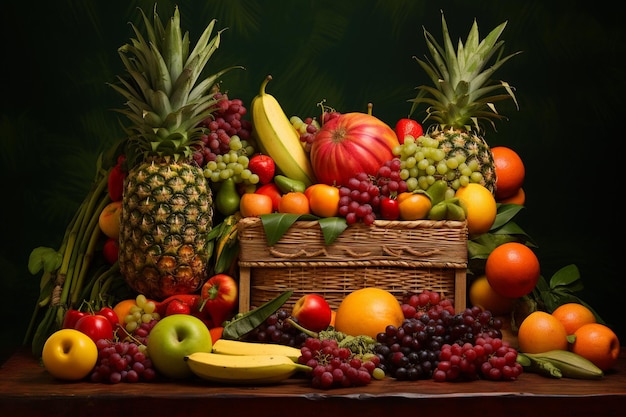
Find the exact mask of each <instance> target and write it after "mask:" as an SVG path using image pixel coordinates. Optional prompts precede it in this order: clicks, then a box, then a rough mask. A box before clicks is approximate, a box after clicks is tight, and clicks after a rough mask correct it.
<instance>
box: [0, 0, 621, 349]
mask: <svg viewBox="0 0 626 417" xmlns="http://www.w3.org/2000/svg"><path fill="white" fill-rule="evenodd" d="M5 3H7V2H5ZM17 3H18V2H12V3H10V4H5V5H4V7H3V9H2V11H1V16H2V20H3V22H2V31H3V36H2V39H3V48H2V64H1V66H2V75H3V76H2V94H1V95H0V100H1V103H2V113H1V114H2V118H1V119H0V135H1V143H2V147H1V149H2V153H1V156H2V159H1V161H0V162H1V163H0V166H1V169H2V171H1V177H0V178H2V184H3V187H2V191H1V195H2V206H3V213H4V217H3V219H2V222H0V228H1V229H0V230H1V231H0V237H1V239H2V252H1V256H0V267H1V269H0V271H1V273H0V276H1V279H2V280H1V286H0V293H1V294H2V295H3V298H4V300H3V301H2V302H1V303H0V306H1V309H2V310H1V316H0V317H2V318H3V319H4V321H3V324H2V333H1V335H0V339H1V340H2V351H3V353H6V352H10V351H11V350H12V349H13V348H15V347H17V346H19V345H20V344H21V342H22V337H23V335H24V332H25V329H26V326H27V323H28V320H29V319H30V315H31V312H32V309H33V307H34V302H35V300H36V297H37V293H38V283H39V276H31V275H30V274H29V273H28V271H27V260H28V255H29V253H30V251H31V250H32V249H33V248H35V247H37V246H49V247H55V248H56V247H58V245H59V243H60V240H61V237H62V234H63V232H64V230H65V227H66V225H67V224H68V222H69V219H70V218H71V216H72V215H73V213H74V212H75V211H76V209H77V206H78V204H79V203H80V201H82V199H83V198H84V196H85V194H86V192H87V189H88V187H89V186H90V183H91V179H92V178H93V177H94V172H95V171H94V169H95V168H94V167H95V160H96V157H97V155H98V154H99V153H100V152H102V151H103V150H106V149H108V147H109V146H111V144H112V143H113V142H114V141H116V140H118V139H119V138H120V137H121V133H120V132H121V129H120V128H119V126H118V116H117V114H116V113H114V112H112V111H111V110H110V109H111V108H116V107H120V106H121V105H122V101H121V99H120V97H118V96H117V94H116V93H114V92H113V91H112V89H111V88H110V87H108V86H107V83H108V82H113V81H115V76H116V74H121V73H122V71H123V70H122V66H121V62H120V60H119V57H118V55H117V52H116V50H117V48H118V47H119V46H120V45H122V44H123V43H125V42H126V41H127V40H128V39H129V37H130V36H132V33H131V29H130V27H129V25H128V24H127V23H128V22H129V21H134V22H138V17H139V14H138V12H137V11H136V6H137V5H140V6H141V7H143V8H144V10H146V11H148V12H150V11H151V8H152V4H153V2H152V1H120V0H116V1H96V0H84V1H80V2H78V1H70V0H65V1H63V0H59V1H52V2H44V3H42V4H38V5H37V6H34V5H32V4H31V3H29V2H20V4H17ZM604 3H605V2H604V1H595V2H589V1H561V0H552V1H545V0H532V1H460V0H459V1H442V2H436V1H435V2H433V1H428V2H425V1H393V0H381V1H371V0H367V1H357V0H354V1H341V0H339V1H338V0H334V1H326V0H324V1H322V0H320V1H285V0H281V1H235V0H231V1H225V0H221V1H183V0H181V1H179V2H178V4H179V5H180V8H181V14H182V23H183V27H184V28H185V29H187V30H189V32H190V35H191V38H192V40H193V41H195V40H196V39H197V37H198V36H199V35H200V32H201V30H202V29H204V27H205V26H206V25H207V24H208V22H209V20H210V19H212V18H217V19H218V27H219V28H225V27H227V28H228V30H227V31H225V32H224V33H223V39H222V44H221V47H220V49H219V50H218V52H217V54H216V55H215V58H214V59H213V61H212V63H211V64H210V65H209V70H212V71H217V70H218V69H221V68H223V67H227V66H230V65H243V66H244V67H245V70H244V71H235V72H231V73H229V74H228V75H227V76H226V77H224V78H223V89H224V90H227V91H228V93H229V95H230V97H231V98H235V97H238V98H241V99H243V100H244V102H245V103H247V104H249V103H250V100H251V99H252V97H254V95H255V94H256V93H257V90H258V88H259V86H260V84H261V81H262V80H263V78H264V77H265V76H266V75H267V74H271V75H272V76H273V77H274V80H273V81H272V82H271V83H270V85H269V87H268V92H269V93H270V94H273V95H274V96H275V97H277V98H278V100H279V101H280V102H281V103H282V105H283V107H284V109H285V111H286V113H287V114H288V115H294V114H297V115H300V116H316V115H318V113H319V111H318V109H317V107H316V103H318V102H320V101H321V100H323V99H325V100H326V102H327V104H329V105H331V106H332V107H334V108H336V109H338V110H340V111H342V112H347V111H366V106H367V103H368V102H372V103H374V114H375V115H376V116H378V117H379V118H381V119H383V120H384V121H386V122H387V123H389V124H392V125H393V124H395V121H396V120H397V119H398V118H401V117H404V116H406V115H407V114H408V112H409V108H410V106H409V104H408V103H407V100H408V99H410V98H412V97H413V96H414V95H415V90H414V88H415V87H416V86H418V85H420V84H423V83H429V82H430V81H429V79H428V78H427V77H426V76H425V74H424V73H423V71H422V70H421V68H420V67H419V66H418V64H417V63H416V61H415V60H414V59H412V57H413V56H414V55H416V56H420V57H423V56H424V54H425V53H426V48H425V42H424V37H423V28H424V27H425V28H426V29H428V30H429V31H430V32H431V33H433V34H434V35H435V36H436V37H437V39H441V37H440V36H441V24H440V10H443V11H444V12H445V15H446V18H447V20H448V23H449V27H450V31H451V34H452V36H453V38H454V39H457V38H459V37H462V38H463V39H465V37H466V35H467V32H468V31H469V28H470V25H471V23H472V21H473V19H474V18H476V19H477V20H478V23H479V27H480V28H481V36H484V35H486V34H487V33H488V32H489V31H490V30H491V29H493V28H494V27H495V26H496V25H498V24H499V23H501V22H503V21H508V26H507V28H506V30H505V32H504V34H503V39H504V40H505V41H506V47H505V50H506V52H508V53H510V52H514V51H518V50H521V51H523V54H521V55H519V56H517V57H516V58H514V59H513V60H512V61H511V62H510V63H509V64H507V65H506V66H505V67H504V68H503V69H502V70H501V71H500V72H499V73H497V76H498V77H499V78H501V79H504V80H506V81H508V82H509V83H510V84H511V85H513V86H514V87H515V88H516V94H517V97H518V100H519V105H520V108H519V110H516V109H515V108H514V107H513V105H512V104H511V103H505V104H502V105H501V106H500V107H499V109H500V111H501V112H503V113H505V114H507V115H508V116H509V120H508V121H505V122H500V123H498V124H497V129H498V131H497V132H494V131H489V132H487V134H486V139H487V141H488V142H489V143H490V145H492V146H495V145H507V146H510V147H512V148H514V149H516V150H517V151H518V152H519V154H520V155H521V156H522V158H523V159H524V161H525V164H526V169H527V176H526V181H525V186H524V187H525V189H526V192H527V203H526V209H525V210H523V211H522V213H521V214H520V215H519V216H518V223H519V224H520V226H522V227H523V228H524V229H525V230H526V232H527V233H528V234H530V235H531V236H532V237H533V239H534V240H535V241H536V242H537V243H538V245H539V248H538V249H537V253H538V255H539V258H540V262H541V266H542V273H543V275H544V276H545V277H547V278H549V277H551V276H552V274H553V273H554V272H555V271H556V270H558V269H559V268H561V267H563V266H566V265H569V264H576V265H577V266H578V267H579V269H580V271H581V274H582V278H583V282H584V284H585V289H584V290H583V291H582V292H581V293H579V295H580V296H581V298H583V299H584V300H585V301H587V302H588V303H590V304H591V305H592V306H593V307H594V308H595V309H596V310H597V311H598V312H599V313H600V314H601V315H602V316H603V318H604V319H605V320H606V321H607V322H608V323H609V324H610V325H611V326H612V327H613V328H614V329H615V330H616V332H617V333H618V336H619V337H620V339H621V341H622V343H624V342H626V329H625V325H624V320H623V316H624V313H623V310H622V308H621V307H622V303H623V299H624V292H625V291H624V290H625V285H624V269H623V268H624V267H623V264H622V262H621V261H619V259H620V256H622V250H621V249H622V247H623V243H622V239H624V236H623V235H622V233H623V230H624V227H623V222H624V220H623V218H622V217H623V213H624V209H623V206H621V205H620V203H619V200H620V199H621V198H623V197H621V194H622V191H623V181H624V177H623V174H622V175H621V176H618V167H619V168H620V172H622V171H623V168H622V165H623V162H624V157H623V154H622V152H623V149H624V148H623V146H621V143H622V140H623V139H624V130H623V119H624V115H623V112H624V101H623V99H624V93H625V92H626V88H625V77H624V75H625V71H624V69H623V67H622V66H620V65H619V62H621V61H622V60H623V57H624V55H625V53H624V52H625V49H626V46H625V45H626V39H625V38H624V29H623V22H622V21H621V18H620V16H621V15H620V14H619V13H618V12H617V10H616V9H612V8H611V7H610V6H608V4H604ZM606 3H608V2H606ZM173 4H174V2H171V1H160V2H159V11H160V15H161V17H162V18H166V17H169V16H171V12H172V10H173V8H172V7H173ZM615 7H616V6H615ZM618 249H619V251H618Z"/></svg>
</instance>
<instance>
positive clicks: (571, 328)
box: [552, 303, 596, 334]
mask: <svg viewBox="0 0 626 417" xmlns="http://www.w3.org/2000/svg"><path fill="white" fill-rule="evenodd" d="M552 315H553V316H554V317H556V318H557V319H559V321H560V322H561V323H563V326H565V331H566V332H567V334H574V332H575V331H576V330H578V328H579V327H580V326H582V325H583V324H587V323H595V322H596V316H595V315H594V314H593V311H591V310H590V309H588V308H587V307H585V306H584V305H582V304H579V303H565V304H561V305H560V306H558V307H557V308H556V309H554V311H553V312H552Z"/></svg>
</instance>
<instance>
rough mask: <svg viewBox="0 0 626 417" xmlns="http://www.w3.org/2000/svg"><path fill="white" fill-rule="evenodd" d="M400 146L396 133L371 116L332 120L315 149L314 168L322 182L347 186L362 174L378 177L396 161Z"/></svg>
mask: <svg viewBox="0 0 626 417" xmlns="http://www.w3.org/2000/svg"><path fill="white" fill-rule="evenodd" d="M397 145H399V142H398V138H397V136H396V134H395V132H394V131H393V129H392V128H391V127H390V126H389V125H387V124H386V123H385V122H383V121H381V120H380V119H378V118H377V117H375V116H372V115H370V114H367V113H359V112H354V113H345V114H341V115H340V116H339V117H335V118H332V119H330V120H328V121H327V122H326V123H324V125H323V126H322V127H321V128H320V130H319V132H318V133H317V134H316V136H315V141H314V142H313V144H312V146H311V153H310V158H311V165H312V168H313V171H314V173H315V176H316V177H317V180H318V182H320V183H323V184H329V185H336V186H340V185H346V184H347V183H348V180H349V179H350V178H352V177H354V176H355V174H357V173H359V172H365V173H367V174H369V175H376V174H377V173H378V169H379V168H380V167H381V166H382V165H383V164H384V163H385V162H386V161H389V160H391V159H393V158H394V155H393V152H392V150H393V148H394V147H395V146H397Z"/></svg>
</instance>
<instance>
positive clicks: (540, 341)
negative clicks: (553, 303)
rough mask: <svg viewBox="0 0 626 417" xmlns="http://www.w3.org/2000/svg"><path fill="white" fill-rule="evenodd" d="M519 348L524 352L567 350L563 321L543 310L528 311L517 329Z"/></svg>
mask: <svg viewBox="0 0 626 417" xmlns="http://www.w3.org/2000/svg"><path fill="white" fill-rule="evenodd" d="M517 340H518V343H519V348H520V350H521V351H522V352H524V353H541V352H547V351H549V350H555V349H560V350H567V348H568V341H567V332H566V331H565V327H564V326H563V323H561V322H560V321H559V320H558V319H557V318H556V317H554V316H553V315H552V314H550V313H546V312H545V311H533V312H532V313H530V314H529V315H528V316H526V318H525V319H524V321H522V324H520V326H519V329H518V331H517Z"/></svg>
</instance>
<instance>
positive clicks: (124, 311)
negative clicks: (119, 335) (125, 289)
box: [113, 298, 137, 323]
mask: <svg viewBox="0 0 626 417" xmlns="http://www.w3.org/2000/svg"><path fill="white" fill-rule="evenodd" d="M136 305H137V301H136V300H135V299H134V298H129V299H127V300H122V301H120V302H119V303H117V304H115V306H114V307H113V311H115V314H117V318H118V319H119V321H120V323H126V322H125V321H124V320H125V319H126V316H128V314H129V312H130V309H131V308H132V307H134V306H136Z"/></svg>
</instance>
